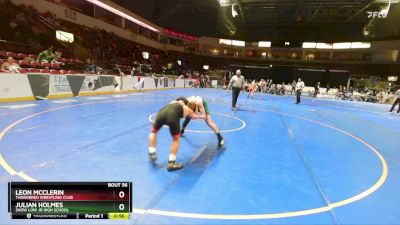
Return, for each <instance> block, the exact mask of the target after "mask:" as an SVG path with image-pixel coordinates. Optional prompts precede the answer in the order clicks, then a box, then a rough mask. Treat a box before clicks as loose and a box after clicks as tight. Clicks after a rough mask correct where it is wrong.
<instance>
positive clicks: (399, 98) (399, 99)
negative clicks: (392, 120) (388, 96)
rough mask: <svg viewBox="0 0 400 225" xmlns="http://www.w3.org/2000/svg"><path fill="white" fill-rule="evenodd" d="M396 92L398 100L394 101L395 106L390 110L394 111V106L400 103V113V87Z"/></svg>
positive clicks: (399, 111)
mask: <svg viewBox="0 0 400 225" xmlns="http://www.w3.org/2000/svg"><path fill="white" fill-rule="evenodd" d="M394 94H395V95H396V100H395V101H394V102H393V106H392V108H391V109H390V112H392V111H393V109H394V107H396V105H397V104H399V107H398V108H397V113H400V89H398V90H397V91H396V92H395V93H394Z"/></svg>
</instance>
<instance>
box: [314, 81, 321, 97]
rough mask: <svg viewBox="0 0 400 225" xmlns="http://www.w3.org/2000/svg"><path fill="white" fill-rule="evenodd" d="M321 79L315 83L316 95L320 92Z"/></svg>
mask: <svg viewBox="0 0 400 225" xmlns="http://www.w3.org/2000/svg"><path fill="white" fill-rule="evenodd" d="M319 86H320V84H319V81H318V82H317V83H316V84H315V86H314V97H317V95H318V94H319Z"/></svg>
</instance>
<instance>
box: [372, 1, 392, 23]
mask: <svg viewBox="0 0 400 225" xmlns="http://www.w3.org/2000/svg"><path fill="white" fill-rule="evenodd" d="M391 1H392V0H388V5H387V7H386V8H383V9H382V10H381V11H367V14H368V19H373V18H380V19H385V18H386V17H387V16H388V14H389V9H390V5H391V3H392V2H391Z"/></svg>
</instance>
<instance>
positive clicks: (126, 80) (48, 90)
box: [0, 73, 193, 102]
mask: <svg viewBox="0 0 400 225" xmlns="http://www.w3.org/2000/svg"><path fill="white" fill-rule="evenodd" d="M143 79H144V81H143V82H142V83H141V84H139V82H140V81H142V80H143ZM192 83H193V82H192V81H191V80H184V79H169V78H164V77H160V78H153V77H136V76H135V77H116V76H107V75H79V74H78V75H46V74H7V73H5V74H0V102H12V101H28V100H39V99H46V98H65V97H75V96H85V95H98V94H114V93H121V92H136V89H135V86H138V87H137V88H140V89H142V90H163V89H171V88H184V87H191V84H192ZM138 84H139V85H138Z"/></svg>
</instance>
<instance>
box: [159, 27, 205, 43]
mask: <svg viewBox="0 0 400 225" xmlns="http://www.w3.org/2000/svg"><path fill="white" fill-rule="evenodd" d="M164 34H165V35H169V36H173V37H177V38H181V39H185V40H188V41H193V42H197V39H198V38H197V37H195V36H192V35H189V34H185V33H181V32H177V31H173V30H168V29H164Z"/></svg>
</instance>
